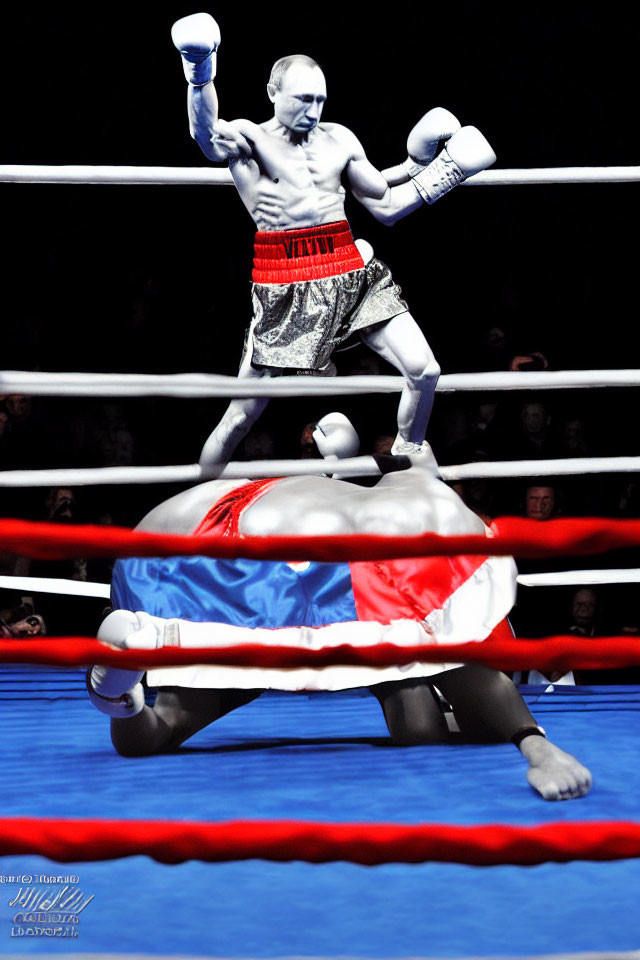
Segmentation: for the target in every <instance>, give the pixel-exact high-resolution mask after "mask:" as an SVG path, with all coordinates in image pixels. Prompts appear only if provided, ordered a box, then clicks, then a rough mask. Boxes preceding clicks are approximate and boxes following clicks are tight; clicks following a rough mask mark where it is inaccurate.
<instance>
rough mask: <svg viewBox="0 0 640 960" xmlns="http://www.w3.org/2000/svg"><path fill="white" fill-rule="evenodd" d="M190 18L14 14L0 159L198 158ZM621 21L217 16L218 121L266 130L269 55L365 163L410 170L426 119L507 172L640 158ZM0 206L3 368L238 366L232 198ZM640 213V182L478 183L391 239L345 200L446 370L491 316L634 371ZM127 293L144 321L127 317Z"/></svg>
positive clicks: (108, 9) (8, 198)
mask: <svg viewBox="0 0 640 960" xmlns="http://www.w3.org/2000/svg"><path fill="white" fill-rule="evenodd" d="M194 9H198V8H197V7H195V8H194V5H193V4H191V3H179V2H176V3H154V4H151V3H137V4H134V5H133V10H131V9H128V8H126V7H125V5H123V4H97V5H93V6H92V7H91V8H89V7H84V8H80V7H77V8H76V7H75V6H74V7H71V6H69V5H68V4H63V5H61V6H57V7H51V8H49V9H48V10H46V11H45V12H44V14H40V15H38V16H36V15H35V13H34V11H33V10H32V9H29V8H27V7H26V6H25V7H24V8H22V7H21V8H15V9H13V10H12V11H11V12H10V14H9V16H8V21H7V23H6V24H5V43H4V56H3V60H4V63H3V72H4V73H5V78H4V84H3V89H4V97H3V100H4V111H3V130H4V135H5V136H4V141H5V143H4V149H3V151H2V154H3V157H4V160H3V162H4V163H24V164H33V163H44V164H66V163H78V164H140V165H161V166H162V165H177V166H204V165H206V164H207V161H206V159H205V158H204V157H203V156H202V155H201V154H200V151H199V150H198V148H197V146H196V145H195V143H194V142H193V141H191V140H190V138H189V136H188V131H187V124H186V115H185V104H184V101H185V83H184V80H183V76H182V71H181V66H180V59H179V56H178V54H177V52H176V51H175V50H174V49H173V47H172V45H171V42H170V37H169V30H170V25H171V22H172V21H173V20H174V19H175V18H177V17H178V16H183V15H185V14H187V13H191V12H194ZM630 9H631V8H630V7H629V6H628V5H626V4H608V5H606V6H603V5H602V4H601V3H592V4H586V5H585V4H574V3H562V4H552V3H537V4H520V5H517V4H504V5H503V4H491V3H476V2H457V3H455V4H454V3H450V4H446V3H439V4H432V5H431V4H429V5H428V4H412V5H410V6H407V5H404V4H403V5H398V6H396V5H387V7H386V9H385V8H376V9H374V8H373V7H372V6H369V5H364V6H362V5H352V4H344V3H340V4H338V3H331V2H329V3H322V4H317V5H312V4H304V3H295V4H294V3H290V2H280V3H275V4H261V5H256V6H247V5H246V4H241V3H237V4H230V3H226V4H222V5H221V6H220V8H219V9H214V8H213V7H212V8H211V12H212V13H214V15H215V16H216V17H217V18H218V20H219V23H220V26H221V30H222V47H221V50H220V55H219V75H218V89H219V94H220V102H221V111H222V114H223V116H225V117H228V118H229V119H231V118H233V117H237V116H247V117H250V118H252V119H255V120H262V119H266V118H267V117H268V116H269V115H270V104H269V103H268V101H267V98H266V93H265V85H266V80H267V77H268V73H269V68H270V65H271V63H272V62H273V60H274V59H276V58H277V57H279V56H281V55H283V54H286V53H290V52H306V53H308V54H310V55H312V56H313V57H315V58H316V59H318V60H319V61H320V63H321V64H322V65H323V66H324V68H325V72H326V75H327V81H328V92H329V100H328V103H327V106H326V108H325V114H324V116H325V119H327V120H335V121H339V122H342V123H345V124H347V125H348V126H350V127H351V128H352V129H353V130H354V131H355V132H356V134H357V135H358V136H359V137H360V139H361V140H362V142H363V144H364V145H365V148H366V149H367V152H368V155H369V157H370V159H371V160H372V161H373V162H374V163H376V164H377V165H379V166H380V167H384V166H388V165H392V164H394V163H397V162H399V161H401V160H402V159H403V158H404V156H405V155H406V151H405V139H406V135H407V133H408V131H409V129H410V127H411V126H412V125H413V123H414V122H415V121H416V120H417V119H418V118H419V117H420V115H421V114H422V113H424V112H425V111H426V110H427V109H429V108H430V107H432V106H434V105H443V106H446V107H448V108H449V109H451V110H453V111H454V112H455V113H456V114H457V115H458V116H459V117H460V118H461V120H462V122H463V123H473V124H475V125H477V126H478V127H480V129H481V130H482V131H483V132H484V133H485V134H486V136H487V137H488V138H489V140H490V142H491V143H492V145H493V146H494V148H495V150H496V153H497V155H498V163H497V165H496V166H498V167H530V166H569V165H609V164H635V163H637V162H638V152H637V149H636V140H637V132H636V123H635V116H636V104H637V81H636V77H635V64H636V58H637V43H636V38H635V31H633V30H632V28H631V25H630V23H629V22H628V20H627V14H628V11H629V10H630ZM2 195H3V200H4V203H3V208H4V217H3V226H4V230H3V232H4V248H5V254H4V256H3V260H4V265H5V270H6V273H5V282H4V285H3V289H4V297H3V300H4V313H5V334H4V337H3V339H4V347H3V353H4V355H5V356H4V361H3V366H5V367H14V368H30V367H35V366H40V367H41V368H42V369H70V367H69V364H70V363H71V362H72V361H73V367H74V368H76V369H82V370H93V369H106V370H109V369H114V370H117V369H127V370H156V371H166V372H174V371H185V370H206V371H217V372H225V373H232V372H235V369H236V367H237V362H238V356H239V352H240V348H241V343H242V332H243V329H244V327H245V325H246V323H247V321H248V319H249V299H248V284H249V277H250V252H251V237H252V224H251V222H250V219H249V216H248V214H247V213H246V211H245V209H244V207H243V206H242V204H241V203H240V201H239V200H238V198H237V196H236V195H235V193H234V190H233V188H231V187H224V188H222V187H218V188H213V187H212V188H206V187H148V186H147V187H122V186H119V187H108V186H98V187H90V186H57V185H55V186H46V185H40V186H29V185H9V184H3V185H2ZM637 198H638V187H637V186H636V185H634V184H622V185H615V186H607V185H591V186H583V185H573V186H532V187H502V188H499V187H484V188H479V187H476V188H463V189H460V190H457V191H455V192H454V193H453V194H451V195H450V196H448V197H446V198H445V199H443V200H442V201H440V202H439V203H438V204H437V205H436V206H434V207H433V208H429V209H425V210H421V211H419V212H418V213H416V214H413V215H412V216H410V217H409V218H408V219H407V220H405V221H402V222H400V223H399V224H397V225H396V226H395V227H393V228H391V229H389V228H386V227H383V226H382V225H379V224H377V223H376V222H375V221H373V219H372V218H371V217H370V216H369V215H368V214H367V213H366V212H365V211H364V210H363V209H362V208H359V206H358V205H357V204H356V203H355V202H351V203H350V204H349V207H348V215H349V217H350V219H351V222H352V225H353V228H354V233H355V234H356V235H360V236H364V237H366V238H367V239H369V240H370V241H371V242H372V243H373V245H374V247H375V249H376V253H377V255H378V256H380V257H381V258H382V259H384V260H386V261H387V262H389V264H390V265H391V267H392V269H393V271H394V275H395V277H396V278H397V280H398V281H399V282H400V283H401V285H402V287H403V289H404V291H405V294H406V296H407V299H408V301H409V303H410V305H411V308H412V311H413V312H414V314H415V316H416V318H417V319H418V321H419V322H420V323H421V325H422V326H423V328H424V330H425V332H426V335H427V337H428V339H429V341H430V343H431V344H432V346H433V348H434V350H435V352H436V354H437V355H438V357H439V358H440V360H441V364H442V366H443V370H444V371H445V372H452V371H455V370H459V369H462V368H463V367H464V368H469V369H473V344H474V338H475V337H476V336H477V333H478V330H479V329H480V328H481V327H483V326H485V325H486V324H487V323H489V324H490V323H491V322H495V321H498V322H500V323H503V324H507V325H508V326H509V328H510V330H511V331H514V332H515V333H516V334H517V338H518V339H522V340H524V341H527V342H528V341H529V340H530V339H534V340H536V341H540V342H542V341H544V345H545V347H546V349H547V351H548V353H549V359H550V361H551V362H552V365H553V366H554V367H555V368H561V367H563V366H584V367H589V366H595V367H602V366H628V365H633V362H634V361H633V360H632V358H631V355H630V353H629V348H631V347H633V346H634V345H635V338H636V311H635V284H636V278H635V272H636V271H635V266H636V254H635V238H634V235H633V232H632V230H630V229H629V225H630V221H632V220H633V217H634V206H635V204H636V203H637ZM141 297H142V298H147V299H151V300H152V301H153V307H154V309H153V310H152V311H151V313H152V314H153V317H152V322H151V323H148V321H149V317H148V316H145V318H144V320H141V319H140V317H139V316H138V318H137V320H136V311H135V307H136V302H137V301H139V300H140V298H141ZM145 303H146V300H145ZM138 313H140V310H138ZM148 313H149V311H147V314H148ZM145 324H146V325H145ZM140 327H142V329H140Z"/></svg>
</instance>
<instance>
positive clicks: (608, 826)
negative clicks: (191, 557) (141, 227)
mask: <svg viewBox="0 0 640 960" xmlns="http://www.w3.org/2000/svg"><path fill="white" fill-rule="evenodd" d="M141 169H144V170H145V171H146V172H145V173H141V172H140V170H141ZM159 169H160V168H113V167H105V168H86V167H83V168H81V167H76V168H45V167H31V168H17V167H10V168H9V167H4V168H0V180H11V181H12V182H19V181H24V182H66V183H69V182H73V183H113V182H118V183H129V182H133V183H173V184H177V183H194V182H197V183H216V184H219V185H222V184H225V183H228V182H229V180H228V178H225V177H223V176H220V174H226V171H212V170H211V169H209V168H206V169H205V170H201V171H198V170H194V171H181V172H176V171H171V170H169V171H166V170H165V173H164V174H162V173H159V172H158V171H159ZM118 170H119V171H120V172H119V173H118V174H114V171H118ZM594 170H596V171H597V172H595V173H594V172H593V171H594ZM56 171H58V173H57V174H56ZM131 171H134V173H132V172H131ZM136 171H137V172H136ZM588 171H592V172H591V173H589V172H588ZM598 171H599V172H598ZM604 171H606V172H604ZM518 175H521V177H520V179H519V178H518ZM56 176H58V179H55V178H56ZM162 176H164V179H162ZM545 176H546V179H545ZM181 177H182V179H181ZM198 177H201V178H202V179H198ZM527 177H528V179H527ZM128 178H129V179H128ZM131 178H133V179H131ZM639 179H640V168H638V167H627V168H565V169H564V170H563V171H547V172H546V174H545V171H487V172H485V173H483V174H478V175H477V176H476V177H474V178H471V179H470V180H469V181H467V182H468V183H469V184H470V185H473V183H474V181H475V182H476V183H478V184H479V185H491V184H496V183H499V184H510V183H513V184H516V183H544V182H564V183H568V182H594V181H599V182H614V181H622V180H639ZM639 382H640V371H637V370H625V371H579V372H575V371H562V372H553V373H519V372H518V373H514V374H510V373H505V374H490V375H486V374H485V375H482V374H478V375H475V374H465V375H452V376H450V377H446V376H445V377H442V378H441V380H440V383H439V385H438V389H439V390H441V391H445V392H449V391H453V390H485V389H491V390H497V389H506V390H510V389H518V390H520V389H536V390H537V389H558V388H565V389H567V388H568V389H571V388H572V387H575V388H585V387H593V388H603V389H605V388H612V387H615V386H636V385H638V383H639ZM401 386H402V380H401V378H398V377H381V378H374V377H363V378H356V377H349V378H332V379H331V380H327V379H325V378H317V379H316V378H313V377H305V378H302V380H301V378H288V377H282V378H278V380H272V381H271V382H264V381H258V380H255V381H251V382H250V383H247V382H246V381H238V380H236V379H235V378H229V377H214V376H205V375H199V374H192V375H187V376H182V377H152V376H149V375H146V376H145V375H139V376H138V375H126V376H124V375H112V376H106V375H93V374H89V375H83V374H53V375H52V374H46V373H45V374H40V373H38V374H34V373H28V372H19V371H4V372H2V373H0V392H5V393H9V392H10V393H23V394H31V395H46V396H95V395H99V396H172V397H176V398H182V399H188V398H189V397H203V396H204V397H209V396H249V395H251V396H255V395H262V396H276V395H277V396H301V395H309V394H314V395H319V394H320V393H321V392H322V395H325V396H329V395H331V396H336V395H343V394H344V395H346V394H349V393H362V392H372V391H378V392H383V393H396V392H399V390H400V389H401ZM287 391H288V392H287ZM322 470H326V464H325V463H323V461H312V462H311V463H310V462H309V461H307V462H300V461H262V462H255V463H253V464H247V463H241V464H240V463H238V464H234V463H231V464H227V465H226V466H225V467H224V468H221V469H219V470H218V471H217V472H215V471H214V472H212V471H211V470H209V471H208V472H207V473H206V474H204V473H203V472H202V469H201V468H200V467H199V466H198V465H197V464H186V465H182V466H174V467H166V468H165V467H149V468H147V467H113V468H95V469H80V468H74V469H70V470H30V471H22V470H12V471H3V472H1V473H0V486H5V487H16V486H51V485H65V486H67V485H71V486H73V485H86V484H105V483H114V484H115V483H118V484H120V483H154V482H161V483H165V482H176V483H181V482H194V481H198V480H201V479H206V478H209V477H211V476H219V477H221V478H229V479H233V478H237V477H249V478H251V477H254V476H255V477H264V476H283V475H294V474H298V475H299V474H304V473H307V474H312V473H313V474H315V473H317V472H319V471H322ZM639 470H640V458H634V457H619V458H618V457H616V458H582V459H579V460H567V461H559V460H555V461H531V462H519V463H510V462H500V463H493V464H492V463H481V464H459V465H455V466H452V467H443V468H441V470H440V473H441V476H442V478H443V479H445V480H449V481H454V480H461V479H467V478H472V477H523V476H536V475H541V474H544V475H548V474H554V473H555V474H562V475H570V474H573V475H575V474H581V473H584V472H613V473H619V472H637V471H639ZM340 473H341V475H342V476H363V475H373V476H375V475H379V474H380V467H379V465H378V463H377V461H376V460H375V458H373V457H357V458H352V459H351V460H345V461H341V462H340ZM267 539H268V542H267V543H265V542H264V540H262V542H260V541H255V540H251V538H247V539H244V540H242V541H237V540H235V539H234V538H225V541H224V542H223V541H221V540H219V539H218V538H216V537H199V538H197V537H189V538H184V537H179V536H161V535H157V534H141V533H132V532H130V531H126V530H119V529H117V528H104V527H100V528H95V527H94V528H91V527H73V528H69V527H67V528H65V529H62V528H61V527H59V526H55V525H49V524H33V523H28V522H26V521H16V520H0V544H1V546H2V549H4V550H8V551H10V552H14V553H19V554H21V555H25V556H31V557H41V558H48V559H55V558H61V557H71V556H78V555H82V556H126V555H129V556H141V555H146V556H161V555H172V554H177V553H181V554H186V553H192V554H195V553H202V554H208V555H211V556H251V557H260V558H262V559H266V558H271V559H274V558H276V557H286V558H287V559H289V560H295V559H301V560H304V559H318V560H325V561H329V560H333V559H336V558H340V559H345V558H349V559H365V558H367V559H370V558H374V557H375V558H382V557H391V556H411V555H414V556H420V555H426V554H430V553H431V554H441V555H448V554H452V553H456V552H458V553H460V552H465V553H474V552H475V553H485V552H486V550H487V542H486V539H485V538H480V537H451V538H446V537H439V536H437V535H434V534H427V535H423V536H420V537H412V538H386V537H360V536H357V537H356V536H354V537H350V538H344V537H319V538H316V540H315V541H314V542H313V544H312V545H311V546H310V544H309V542H308V541H307V540H306V539H302V538H300V539H298V538H267ZM491 543H492V551H493V552H495V554H496V555H498V554H505V555H509V554H514V555H516V556H523V557H524V556H526V557H528V558H532V557H533V558H536V557H540V558H541V557H548V556H555V555H557V554H563V555H571V556H585V555H591V556H593V555H595V556H599V555H600V554H602V553H604V552H606V551H607V550H611V549H619V548H621V547H628V546H637V545H638V544H640V521H605V520H575V521H569V520H565V521H561V520H557V521H547V522H545V523H544V524H539V523H536V522H535V521H523V520H516V519H513V518H504V519H502V520H500V521H498V522H497V523H496V524H495V525H494V530H493V540H492V542H491ZM638 580H640V571H638V570H635V569H626V570H613V571H612V570H593V571H582V570H577V571H571V570H569V571H565V572H563V573H560V574H544V575H536V574H529V575H527V576H523V577H521V578H520V581H521V584H522V585H523V586H524V587H527V588H529V587H532V588H534V587H535V588H538V587H543V586H545V585H548V584H549V583H552V584H558V583H594V582H597V583H601V582H637V581H638ZM0 587H3V588H12V589H22V590H35V591H37V590H42V591H45V592H58V593H64V594H73V593H75V594H83V593H84V595H85V596H94V597H102V598H104V597H105V596H106V595H107V591H106V585H105V584H78V585H75V586H74V585H73V583H72V582H68V581H45V580H43V581H42V582H41V583H40V584H38V583H34V582H33V580H26V579H25V578H8V577H5V578H2V580H0ZM390 646H391V645H388V644H387V645H384V644H382V645H378V646H377V647H375V648H358V649H354V648H348V647H347V646H346V645H344V644H343V645H342V646H341V647H337V648H336V647H333V648H328V649H325V650H321V651H301V650H299V649H293V648H284V647H277V646H275V645H270V646H265V647H262V648H258V647H257V646H256V645H251V644H247V645H244V646H243V647H242V648H241V647H239V646H236V647H227V648H226V649H224V650H221V649H220V648H212V649H210V650H202V649H199V650H198V651H197V662H199V663H203V662H211V663H221V662H228V663H269V664H271V665H273V664H274V663H277V664H278V665H280V666H283V665H292V664H293V663H294V662H295V663H299V662H304V663H305V665H308V666H309V665H310V666H320V665H322V664H326V663H332V662H339V663H350V662H367V663H373V662H375V663H378V664H379V663H382V662H393V663H399V662H409V661H410V660H411V659H414V660H415V658H416V656H418V655H421V656H422V657H423V658H425V659H426V655H427V654H428V655H429V657H430V658H431V659H436V658H437V657H438V656H441V657H442V656H443V654H442V650H438V649H437V648H426V647H424V646H423V647H421V649H420V651H417V649H416V648H403V647H397V646H394V648H393V649H388V648H389V647H390ZM459 652H460V654H461V656H462V655H464V656H466V657H467V658H468V659H480V660H482V662H487V663H491V664H492V665H494V666H498V667H502V668H504V669H518V668H521V667H524V666H527V665H530V664H531V657H532V656H535V657H536V663H537V664H540V665H542V664H543V663H544V662H547V663H548V664H550V665H554V666H556V667H566V666H568V665H573V666H576V665H582V666H584V667H585V668H592V669H595V668H599V667H605V666H613V665H631V664H638V663H640V643H639V642H638V641H637V639H635V638H630V637H626V638H623V637H618V638H606V640H603V641H592V640H590V641H589V642H588V650H587V649H586V645H585V644H583V643H582V642H581V641H580V640H579V639H577V638H575V637H573V638H569V637H555V638H548V639H547V640H544V641H522V640H518V641H515V640H514V641H513V642H512V643H507V644H505V643H500V642H498V641H485V642H484V643H481V644H467V645H465V649H464V650H461V651H459ZM451 653H452V650H451V647H447V648H446V659H447V660H449V659H450V658H451ZM194 656H195V653H194V651H193V650H189V649H188V648H187V649H179V650H176V649H175V648H170V649H160V650H154V651H148V652H144V653H142V652H141V651H135V650H126V651H115V650H113V649H112V648H107V647H105V646H104V645H103V644H99V643H98V642H97V641H95V640H92V639H89V638H58V639H47V640H30V641H15V640H11V641H0V657H1V659H2V661H3V667H2V673H1V675H0V680H1V685H0V709H1V710H2V713H3V729H4V731H5V735H4V738H3V739H4V743H3V757H4V764H3V766H4V771H3V772H4V787H3V794H4V797H3V799H4V803H3V819H2V821H0V854H2V855H3V856H2V859H1V860H0V871H1V873H2V885H0V890H1V891H2V894H3V897H2V909H1V910H0V924H2V925H3V926H4V928H5V931H6V932H7V933H8V931H15V930H16V929H26V926H25V923H24V922H18V923H16V922H14V921H15V914H16V913H21V914H22V915H23V916H25V915H28V914H35V913H37V912H38V909H45V906H43V905H42V897H41V899H40V902H39V901H38V891H40V893H42V892H43V891H44V892H45V896H49V897H50V894H49V893H47V891H50V890H51V889H53V888H54V887H56V886H58V887H59V886H60V884H61V883H62V884H63V885H66V886H67V887H69V888H70V890H71V891H72V894H73V898H74V899H72V900H70V903H71V906H69V907H68V911H67V912H68V914H74V915H75V917H76V920H75V921H69V918H68V916H67V919H66V920H60V921H59V923H58V925H59V926H60V927H61V928H63V929H64V930H65V931H67V930H68V931H69V932H68V933H64V935H63V934H59V935H56V936H53V935H51V936H49V935H48V936H45V935H40V936H36V935H35V934H32V935H31V936H29V935H27V934H22V935H20V934H15V935H14V933H13V932H12V933H11V938H10V940H5V941H4V945H5V946H6V944H7V943H8V944H9V951H8V952H7V953H5V954H0V955H2V956H6V957H8V956H25V955H51V954H52V953H54V954H63V955H67V956H76V957H81V956H82V955H91V956H94V957H95V956H104V957H107V956H112V957H113V956H116V955H123V956H124V955H129V956H131V955H135V956H137V957H142V956H150V955H153V956H173V957H177V956H184V957H187V956H188V957H193V958H195V957H214V956H215V957H222V956H227V957H250V956H251V957H265V958H266V957H293V956H306V957H319V956H323V957H345V956H349V957H365V956H366V957H424V958H426V957H430V958H436V957H451V958H454V957H457V958H463V957H497V956H503V957H506V956H518V957H533V956H537V957H540V956H543V955H544V956H551V955H555V956H563V957H567V956H571V955H580V956H584V957H590V958H593V960H595V958H596V957H603V958H604V957H610V958H614V957H623V956H624V957H626V958H631V957H634V958H637V957H638V953H637V950H638V946H639V943H640V921H639V920H638V918H637V914H638V911H637V890H638V883H639V881H640V800H638V797H640V770H639V765H638V762H637V738H638V733H639V732H640V725H639V723H638V713H639V712H640V687H634V686H630V685H629V686H624V687H597V688H589V687H564V688H556V689H555V690H554V692H553V693H546V692H545V690H544V688H542V687H523V688H521V689H522V692H523V695H524V697H525V699H526V701H527V702H528V704H529V705H530V706H531V708H532V710H533V711H534V713H535V715H536V717H537V719H538V720H539V721H540V722H541V723H542V724H543V726H545V728H546V729H547V730H548V731H549V733H550V735H551V736H552V738H553V739H554V740H558V741H559V742H560V743H561V744H562V746H563V747H564V748H566V749H567V750H568V751H569V752H571V753H576V754H578V756H579V757H580V759H581V760H583V762H584V763H586V765H587V766H588V767H590V768H591V769H592V771H593V772H594V775H595V783H594V787H593V789H592V791H591V792H590V793H589V794H588V795H587V796H586V797H583V798H582V799H581V800H580V801H579V802H571V803H563V804H549V803H544V802H543V801H542V800H540V798H538V797H537V796H536V795H534V793H533V792H532V791H530V790H529V789H528V787H527V786H526V784H525V781H524V769H525V768H524V762H523V759H522V758H521V757H520V756H519V754H518V753H517V751H515V750H514V749H513V746H512V745H511V744H484V743H482V744H481V743H468V742H463V741H462V740H460V742H459V743H455V744H453V745H450V744H447V745H442V746H429V747H425V748H416V747H393V748H390V746H389V739H388V736H387V733H386V728H385V725H384V720H383V718H382V715H381V712H380V710H379V707H378V704H377V702H376V701H375V699H374V698H373V697H371V696H370V695H369V694H368V693H367V692H366V691H363V690H349V691H345V692H340V693H331V694H328V693H303V694H296V695H292V694H286V693H279V692H276V691H271V692H268V693H266V694H263V695H262V696H261V697H260V698H259V699H258V700H255V701H253V702H252V703H250V704H248V705H246V706H244V707H243V708H242V710H238V711H234V712H232V713H230V714H228V715H227V716H225V717H223V718H222V719H220V720H218V721H217V722H216V723H215V725H214V726H211V727H207V728H205V729H204V730H202V731H201V732H200V733H198V734H196V735H195V736H194V737H192V738H191V739H190V740H189V741H187V743H186V744H185V745H183V746H182V747H181V748H180V749H179V750H178V751H176V752H175V753H172V754H165V755H159V756H151V757H144V758H137V759H126V760H124V759H123V758H121V757H119V756H117V755H116V754H115V752H114V751H113V749H112V747H111V744H110V742H109V737H108V724H107V723H106V720H105V718H104V717H102V716H101V715H99V714H98V713H97V712H96V711H95V710H94V708H93V707H92V706H91V704H90V703H89V701H88V699H87V697H86V691H85V685H84V670H83V669H82V665H83V664H87V663H96V662H101V663H105V664H112V665H120V666H126V667H128V668H130V667H132V666H134V665H137V666H151V665H158V664H169V663H186V662H193V661H194ZM403 658H404V660H403ZM57 878H62V879H61V880H59V881H58V879H57ZM34 891H35V892H34ZM5 893H6V894H7V896H5V895H4V894H5ZM9 895H11V896H9ZM69 896H71V894H69ZM11 900H13V904H12V905H11V906H9V904H10V902H11ZM39 904H40V905H39ZM63 911H64V904H62V905H61V906H60V912H61V914H63ZM74 911H75V913H74ZM27 926H28V924H27ZM32 926H34V928H35V927H37V926H38V923H37V921H34V922H33V924H32ZM40 926H42V925H40ZM74 934H75V935H74Z"/></svg>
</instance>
